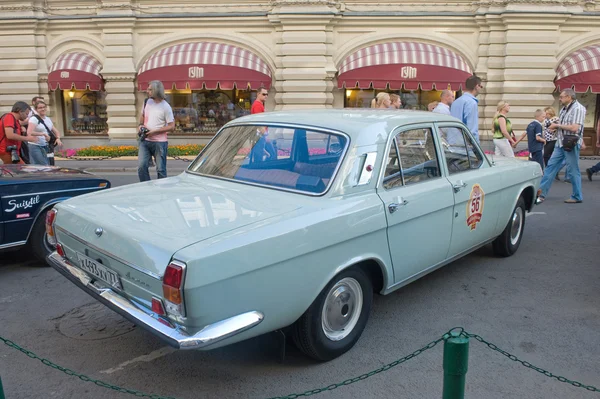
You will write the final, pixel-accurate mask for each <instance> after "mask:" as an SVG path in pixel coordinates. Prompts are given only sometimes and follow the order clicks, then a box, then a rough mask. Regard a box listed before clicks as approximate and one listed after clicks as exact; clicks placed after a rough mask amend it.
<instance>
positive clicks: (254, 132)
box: [188, 125, 348, 194]
mask: <svg viewBox="0 0 600 399" xmlns="http://www.w3.org/2000/svg"><path fill="white" fill-rule="evenodd" d="M347 145H348V138H347V137H346V136H344V135H342V134H337V133H329V132H320V131H314V130H307V129H300V128H295V127H281V126H255V125H243V126H232V127H228V128H225V129H223V130H222V131H221V132H219V134H218V135H217V136H216V137H215V138H214V140H213V141H212V142H211V143H210V144H209V146H208V147H207V148H206V149H205V150H204V152H203V153H202V155H201V156H200V157H199V158H197V159H196V160H195V161H194V162H193V163H192V164H191V165H190V167H189V168H188V171H190V172H193V173H199V174H202V175H205V176H212V177H218V178H225V179H231V180H236V181H240V182H245V183H252V184H259V185H264V186H270V187H275V188H283V189H289V190H294V191H301V192H306V193H310V194H322V193H324V192H325V191H326V190H327V188H328V187H329V185H330V184H331V182H332V179H333V178H334V174H335V171H336V170H337V169H338V165H339V164H340V162H341V160H342V157H343V154H344V152H345V150H346V147H347Z"/></svg>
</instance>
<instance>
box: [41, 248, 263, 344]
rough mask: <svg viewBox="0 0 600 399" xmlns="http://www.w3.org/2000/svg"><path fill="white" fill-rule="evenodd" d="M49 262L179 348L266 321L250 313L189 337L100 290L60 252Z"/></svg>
mask: <svg viewBox="0 0 600 399" xmlns="http://www.w3.org/2000/svg"><path fill="white" fill-rule="evenodd" d="M48 261H49V263H50V265H51V266H52V267H53V268H55V269H56V270H58V271H59V272H60V273H61V274H62V275H64V276H65V277H67V278H68V279H69V280H71V281H72V282H73V283H75V285H77V286H78V287H79V288H81V289H82V290H84V291H85V292H87V293H88V294H90V295H91V296H93V297H94V298H96V299H97V300H99V301H100V302H102V303H103V304H104V305H106V306H107V307H109V308H110V309H112V310H114V311H115V312H117V313H119V314H120V315H121V316H123V317H125V318H126V319H127V320H129V321H131V322H132V323H134V324H135V325H137V326H139V327H142V328H143V329H145V330H147V331H149V332H151V333H152V334H154V335H156V336H157V337H158V338H160V339H162V340H163V341H165V342H167V343H168V344H169V345H171V346H173V347H175V348H178V349H201V348H204V347H207V346H209V345H212V344H214V343H216V342H219V341H222V340H224V339H226V338H229V337H232V336H234V335H237V334H239V333H241V332H243V331H246V330H248V329H250V328H252V327H254V326H256V325H258V324H259V323H260V322H261V321H262V320H263V318H264V316H263V314H262V313H260V312H257V311H252V312H247V313H243V314H240V315H237V316H233V317H230V318H229V319H225V320H221V321H219V322H216V323H213V324H209V325H207V326H206V327H204V328H203V329H202V330H200V331H198V332H197V333H196V334H194V335H188V334H187V333H186V332H185V331H183V330H182V329H181V327H180V326H178V325H176V324H173V323H172V322H171V321H169V320H167V319H164V318H161V317H160V316H158V315H156V314H155V313H153V312H152V311H151V310H150V309H148V308H146V307H145V306H142V305H140V304H138V303H136V302H134V301H131V300H129V299H126V298H124V297H122V296H121V295H119V294H118V293H117V292H115V291H113V290H112V289H110V288H103V287H97V286H96V285H94V284H93V283H92V282H91V279H90V277H89V276H88V275H87V274H86V273H85V272H83V271H82V270H80V269H78V268H76V267H74V266H73V265H72V264H71V263H70V262H69V261H68V260H67V259H65V258H63V257H62V256H60V255H59V254H58V253H56V252H53V253H52V254H50V256H48Z"/></svg>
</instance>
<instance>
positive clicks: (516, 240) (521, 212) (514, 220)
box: [492, 197, 526, 257]
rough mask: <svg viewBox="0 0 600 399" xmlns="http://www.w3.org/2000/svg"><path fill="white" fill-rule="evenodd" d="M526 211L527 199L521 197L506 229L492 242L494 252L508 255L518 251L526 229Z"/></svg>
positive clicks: (499, 254)
mask: <svg viewBox="0 0 600 399" xmlns="http://www.w3.org/2000/svg"><path fill="white" fill-rule="evenodd" d="M525 212H526V209H525V201H524V200H523V197H520V198H519V200H518V201H517V205H516V206H515V209H514V210H513V213H512V215H511V217H510V220H509V221H508V224H507V225H506V227H505V228H504V231H503V232H502V234H500V235H499V236H498V237H497V238H496V239H495V240H494V242H493V243H492V245H493V248H494V254H496V255H498V256H502V257H507V256H511V255H513V254H514V253H515V252H517V249H519V245H521V239H522V238H523V230H525Z"/></svg>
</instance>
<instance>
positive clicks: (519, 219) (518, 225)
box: [510, 207, 523, 245]
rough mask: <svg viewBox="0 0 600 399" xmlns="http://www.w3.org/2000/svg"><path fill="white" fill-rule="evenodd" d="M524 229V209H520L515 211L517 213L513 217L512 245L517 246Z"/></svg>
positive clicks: (511, 228) (511, 229)
mask: <svg viewBox="0 0 600 399" xmlns="http://www.w3.org/2000/svg"><path fill="white" fill-rule="evenodd" d="M522 229H523V208H521V207H518V208H517V209H515V213H513V216H512V225H511V227H510V243H511V244H512V245H517V242H519V237H520V236H521V230H522Z"/></svg>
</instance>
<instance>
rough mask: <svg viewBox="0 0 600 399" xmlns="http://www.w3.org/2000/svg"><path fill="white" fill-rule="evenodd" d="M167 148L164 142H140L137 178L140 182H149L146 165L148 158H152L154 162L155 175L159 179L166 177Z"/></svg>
mask: <svg viewBox="0 0 600 399" xmlns="http://www.w3.org/2000/svg"><path fill="white" fill-rule="evenodd" d="M168 147H169V144H168V142H166V141H161V142H158V141H148V140H144V141H142V142H140V148H139V151H138V177H139V178H140V181H148V180H150V173H148V164H149V163H150V157H152V156H154V159H155V160H156V174H157V175H158V178H159V179H164V178H165V177H167V148H168Z"/></svg>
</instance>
